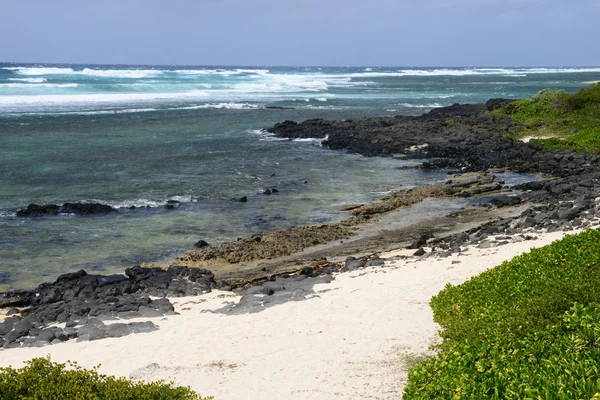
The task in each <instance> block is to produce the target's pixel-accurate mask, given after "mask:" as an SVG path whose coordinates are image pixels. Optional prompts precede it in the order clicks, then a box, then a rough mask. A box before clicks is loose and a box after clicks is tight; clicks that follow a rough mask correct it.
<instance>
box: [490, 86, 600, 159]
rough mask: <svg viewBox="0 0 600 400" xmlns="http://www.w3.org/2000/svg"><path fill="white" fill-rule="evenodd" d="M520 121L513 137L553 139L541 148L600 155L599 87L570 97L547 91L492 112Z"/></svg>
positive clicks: (593, 87) (498, 115)
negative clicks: (544, 137) (548, 137)
mask: <svg viewBox="0 0 600 400" xmlns="http://www.w3.org/2000/svg"><path fill="white" fill-rule="evenodd" d="M491 115H492V116H493V117H495V118H500V119H501V118H506V117H510V118H511V119H512V120H513V121H515V122H517V124H516V126H515V127H513V128H512V129H511V132H509V134H510V136H514V137H523V136H534V137H535V136H550V137H551V139H540V141H539V143H540V144H541V145H542V147H544V148H547V149H555V150H571V151H575V152H578V153H591V154H600V84H593V85H590V86H589V87H587V88H583V89H581V90H579V92H577V93H574V94H569V93H567V92H565V91H564V90H551V89H544V90H542V91H540V92H539V93H537V94H536V95H534V96H533V97H532V98H531V99H524V100H517V101H514V102H512V103H509V104H507V105H505V106H503V107H500V108H497V109H496V110H494V111H492V112H491Z"/></svg>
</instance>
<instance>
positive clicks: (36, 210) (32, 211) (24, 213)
mask: <svg viewBox="0 0 600 400" xmlns="http://www.w3.org/2000/svg"><path fill="white" fill-rule="evenodd" d="M59 209H60V207H59V206H57V205H56V204H45V205H38V204H30V205H28V206H27V208H25V209H21V210H19V211H17V217H39V216H43V215H58V213H59Z"/></svg>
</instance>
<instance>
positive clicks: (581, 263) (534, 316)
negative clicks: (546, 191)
mask: <svg viewBox="0 0 600 400" xmlns="http://www.w3.org/2000/svg"><path fill="white" fill-rule="evenodd" d="M599 247H600V232H599V231H598V230H588V231H585V232H583V233H581V234H579V235H574V236H567V237H565V238H564V239H562V240H561V241H557V242H554V243H552V244H551V245H549V246H546V247H543V248H540V249H534V250H532V251H531V252H530V253H527V254H523V255H521V256H518V257H515V258H513V259H512V260H510V261H508V262H505V263H503V264H501V265H500V266H497V267H495V268H493V269H491V270H489V271H486V272H484V273H483V274H481V275H479V276H476V277H474V278H472V279H471V280H469V281H468V282H466V283H464V284H462V285H459V286H451V285H448V286H447V287H446V288H445V289H444V290H443V291H442V292H440V293H439V294H438V295H437V296H435V297H434V298H433V299H432V300H431V307H432V309H433V312H434V319H435V321H436V322H438V323H439V324H440V325H441V326H442V328H443V330H442V332H441V336H442V338H443V339H444V341H443V344H442V346H441V349H442V351H441V352H440V353H439V354H438V356H437V357H435V358H433V359H431V360H429V361H426V362H424V363H422V364H420V365H418V366H416V367H414V368H412V369H411V370H410V373H409V382H408V384H407V386H406V389H405V398H407V399H411V398H415V399H421V398H422V399H430V398H431V399H435V398H474V399H479V398H532V399H538V398H541V399H560V398H588V399H589V398H591V397H592V396H593V395H595V394H596V393H597V392H598V393H599V394H598V396H599V398H600V383H599V382H600V372H599V371H598V366H599V365H600V364H598V362H600V342H599V343H596V341H597V338H600V308H599V306H598V305H597V304H598V303H600V252H598V248H599ZM573 304H576V306H575V307H574V308H571V307H573ZM577 304H581V305H577ZM569 310H570V311H569ZM565 313H566V314H565ZM599 340H600V339H599ZM569 393H571V394H570V395H569ZM580 393H581V394H582V397H577V396H575V394H580ZM538 396H540V397H538Z"/></svg>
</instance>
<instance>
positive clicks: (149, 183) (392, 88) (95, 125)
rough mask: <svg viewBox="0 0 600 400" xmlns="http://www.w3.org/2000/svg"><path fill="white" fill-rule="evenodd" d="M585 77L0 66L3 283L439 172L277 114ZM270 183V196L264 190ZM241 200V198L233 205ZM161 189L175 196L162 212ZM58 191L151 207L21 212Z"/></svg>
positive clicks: (227, 233) (378, 108)
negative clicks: (295, 132) (316, 132)
mask: <svg viewBox="0 0 600 400" xmlns="http://www.w3.org/2000/svg"><path fill="white" fill-rule="evenodd" d="M592 80H600V69H599V68H578V69H560V68H548V69H514V68H513V69H507V68H505V69H464V68H463V69H406V68H372V69H371V70H369V69H368V68H271V67H261V68H237V67H235V68H229V67H207V68H203V67H154V66H136V67H131V66H77V65H69V66H66V65H62V66H57V65H13V64H0V140H1V143H2V145H1V146H0V289H1V288H2V287H7V286H13V287H27V286H32V285H34V284H37V283H40V282H42V281H46V280H49V279H53V278H55V277H56V275H57V274H60V273H64V272H67V271H72V270H74V269H77V268H86V269H93V270H98V271H104V272H115V271H122V270H123V268H125V267H128V266H131V265H133V264H135V263H139V262H141V261H150V262H152V261H164V260H169V259H170V258H172V257H173V256H174V255H176V254H180V253H183V252H185V251H187V250H189V249H190V248H192V246H193V243H195V242H196V241H198V240H199V239H204V240H207V241H208V242H211V243H219V242H222V241H225V240H235V238H237V237H240V236H245V235H248V234H251V233H255V232H258V231H264V230H273V229H279V228H283V227H288V226H292V225H297V224H310V223H324V222H330V221H335V220H339V219H340V218H342V217H343V216H344V214H343V213H341V212H339V211H337V210H338V209H339V207H341V206H343V205H344V204H349V203H357V202H366V201H373V200H375V199H377V198H378V197H380V196H381V195H382V194H383V193H385V192H386V191H388V190H390V189H393V188H399V187H407V186H414V185H418V184H423V183H428V182H433V181H436V180H439V179H442V178H443V177H444V172H443V171H438V172H427V171H421V170H418V169H410V168H406V167H410V166H412V165H415V163H414V162H412V163H407V162H406V161H401V160H395V159H380V158H365V157H360V156H357V155H352V154H347V153H344V152H334V151H329V150H326V149H323V148H322V147H321V146H320V145H319V141H318V140H313V141H280V140H274V138H271V137H269V136H268V135H265V134H264V133H263V132H261V129H263V128H265V127H268V126H271V125H272V124H274V123H276V122H280V121H282V120H285V119H293V120H304V119H307V118H350V117H356V116H391V115H396V114H409V115H417V114H421V113H422V112H425V111H427V110H429V109H431V108H433V107H439V106H444V105H449V104H452V103H456V102H461V103H465V102H480V101H485V100H487V99H488V98H490V97H512V98H520V97H527V96H530V95H532V94H534V93H536V92H537V91H539V90H540V89H542V88H545V87H554V88H563V89H566V90H568V91H571V92H572V91H576V90H577V89H579V88H581V87H584V86H585V85H586V83H585V82H588V81H592ZM269 107H289V108H285V109H274V108H269ZM266 188H277V189H278V190H279V192H278V193H276V194H273V195H271V196H266V195H264V194H261V193H262V191H263V190H264V189H266ZM241 196H248V198H249V201H248V202H247V203H239V202H235V201H232V198H239V197H241ZM169 199H175V200H179V201H182V202H183V203H182V205H181V206H180V207H179V208H177V209H175V210H166V209H164V208H163V207H162V206H163V205H164V204H165V203H166V202H167V201H168V200H169ZM67 201H99V202H103V203H108V204H111V205H113V206H115V207H128V206H131V205H135V206H145V205H150V206H152V208H149V209H136V210H129V209H127V208H121V209H120V212H119V213H113V214H110V215H99V216H89V217H74V216H59V217H44V218H17V217H16V216H15V212H16V210H17V209H18V208H20V207H23V206H26V205H27V204H29V203H63V202H67Z"/></svg>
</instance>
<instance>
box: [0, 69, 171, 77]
mask: <svg viewBox="0 0 600 400" xmlns="http://www.w3.org/2000/svg"><path fill="white" fill-rule="evenodd" d="M5 69H9V70H13V71H15V72H16V73H17V74H19V75H88V76H97V77H103V78H149V77H157V76H161V75H162V74H163V71H161V70H154V69H93V68H84V69H83V70H81V71H76V70H74V69H73V68H58V67H11V68H5Z"/></svg>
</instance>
